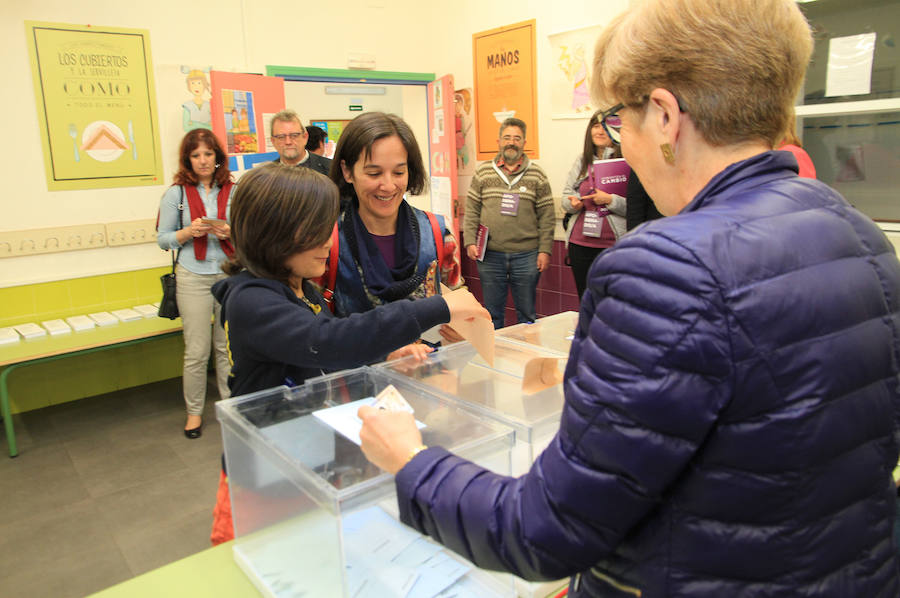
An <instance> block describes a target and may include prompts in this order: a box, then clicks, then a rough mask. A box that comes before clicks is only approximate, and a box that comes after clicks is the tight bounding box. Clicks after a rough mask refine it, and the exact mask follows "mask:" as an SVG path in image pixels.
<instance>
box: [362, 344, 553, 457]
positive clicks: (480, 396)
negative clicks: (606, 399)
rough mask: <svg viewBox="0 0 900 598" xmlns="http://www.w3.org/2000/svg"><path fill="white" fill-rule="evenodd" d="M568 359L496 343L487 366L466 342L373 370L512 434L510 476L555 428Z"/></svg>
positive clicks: (537, 451) (546, 441) (537, 349)
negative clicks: (452, 403) (425, 390)
mask: <svg viewBox="0 0 900 598" xmlns="http://www.w3.org/2000/svg"><path fill="white" fill-rule="evenodd" d="M566 361H567V357H566V356H565V355H563V354H561V353H557V352H555V351H548V350H546V349H542V348H541V347H537V346H534V345H526V344H517V343H514V342H510V341H507V340H505V339H502V338H497V339H496V342H495V345H494V363H493V365H489V364H488V363H487V362H486V361H485V360H484V359H483V358H482V357H481V356H480V355H478V353H477V352H476V351H475V348H474V347H473V346H472V345H471V344H470V343H467V342H461V343H456V344H453V345H450V346H448V347H444V348H441V349H439V350H438V351H435V352H434V353H431V354H429V355H428V357H427V359H426V360H425V361H422V362H416V361H415V360H414V359H412V358H404V359H399V360H395V361H390V362H387V363H384V364H380V365H378V366H375V368H376V369H384V370H386V371H388V372H390V373H391V374H392V375H394V376H399V377H406V378H411V379H413V380H415V381H416V383H418V384H421V385H424V386H426V387H428V388H429V389H431V390H434V391H436V392H440V393H442V394H444V395H445V396H447V397H448V398H451V399H455V400H458V401H460V402H461V403H462V404H463V405H465V407H466V408H467V409H470V410H472V411H474V412H476V413H479V414H482V415H484V416H485V417H490V418H492V419H496V420H499V421H501V422H502V423H504V424H506V425H508V426H510V427H511V428H513V429H514V430H515V433H516V444H515V447H514V448H513V461H512V462H513V465H512V474H513V475H521V474H523V473H525V472H526V471H528V469H529V468H530V467H531V464H532V463H533V462H534V459H535V457H537V455H538V454H540V452H541V451H542V450H544V448H546V446H547V444H549V442H550V440H552V439H553V436H554V435H555V434H556V431H557V430H558V429H559V418H560V415H561V413H562V407H563V387H562V377H563V372H564V371H565V367H566Z"/></svg>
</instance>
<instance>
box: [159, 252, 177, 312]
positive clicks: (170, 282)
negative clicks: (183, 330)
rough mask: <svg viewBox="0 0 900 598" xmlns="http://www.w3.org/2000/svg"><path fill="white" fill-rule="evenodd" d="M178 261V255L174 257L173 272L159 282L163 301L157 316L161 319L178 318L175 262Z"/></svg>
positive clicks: (160, 303) (165, 275) (161, 300)
mask: <svg viewBox="0 0 900 598" xmlns="http://www.w3.org/2000/svg"><path fill="white" fill-rule="evenodd" d="M178 254H179V255H180V254H181V250H180V249H179V250H178ZM177 260H178V258H177V256H176V255H174V254H173V255H172V271H171V272H168V273H166V274H163V275H162V276H160V277H159V281H160V282H161V283H162V292H163V294H162V299H160V301H159V312H157V314H158V315H159V317H160V318H169V319H170V320H174V319H175V318H177V317H178V315H179V314H178V301H177V300H176V299H175V262H176V261H177Z"/></svg>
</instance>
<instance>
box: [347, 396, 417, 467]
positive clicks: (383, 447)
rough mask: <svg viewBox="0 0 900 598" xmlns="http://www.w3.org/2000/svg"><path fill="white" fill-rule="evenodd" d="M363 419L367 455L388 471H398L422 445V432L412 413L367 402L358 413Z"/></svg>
mask: <svg viewBox="0 0 900 598" xmlns="http://www.w3.org/2000/svg"><path fill="white" fill-rule="evenodd" d="M356 415H357V416H358V417H359V419H361V420H362V422H363V425H362V429H361V430H360V432H359V438H360V440H362V445H361V447H362V452H363V454H364V455H365V456H366V458H367V459H368V460H369V461H371V462H372V463H374V464H375V465H377V466H378V467H380V468H381V469H383V470H385V471H386V472H388V473H397V472H398V471H400V470H401V469H403V466H404V465H406V464H407V462H409V458H410V455H412V452H413V450H414V449H416V448H418V447H420V446H422V433H421V432H419V428H417V427H416V420H415V418H414V417H413V414H412V413H408V412H406V411H384V410H379V409H375V408H374V407H369V406H368V405H365V406H363V407H360V408H359V411H358V412H357V413H356Z"/></svg>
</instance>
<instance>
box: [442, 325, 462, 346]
mask: <svg viewBox="0 0 900 598" xmlns="http://www.w3.org/2000/svg"><path fill="white" fill-rule="evenodd" d="M438 332H440V334H441V338H442V339H444V342H446V343H458V342H460V341H464V340H466V339H464V338H463V337H462V335H461V334H460V333H458V332H457V331H456V330H454V329H453V328H451V327H450V326H448V325H447V324H444V325H442V326H441V327H440V328H439V329H438Z"/></svg>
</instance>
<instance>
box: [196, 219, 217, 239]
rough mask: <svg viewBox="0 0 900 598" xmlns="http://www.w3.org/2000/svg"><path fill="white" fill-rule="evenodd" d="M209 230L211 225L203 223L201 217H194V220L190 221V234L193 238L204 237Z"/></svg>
mask: <svg viewBox="0 0 900 598" xmlns="http://www.w3.org/2000/svg"><path fill="white" fill-rule="evenodd" d="M210 230H212V227H211V226H210V225H208V224H204V222H203V220H202V219H201V218H194V220H192V221H191V236H192V237H194V238H197V237H205V236H206V235H207V234H209V231H210Z"/></svg>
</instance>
